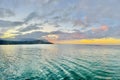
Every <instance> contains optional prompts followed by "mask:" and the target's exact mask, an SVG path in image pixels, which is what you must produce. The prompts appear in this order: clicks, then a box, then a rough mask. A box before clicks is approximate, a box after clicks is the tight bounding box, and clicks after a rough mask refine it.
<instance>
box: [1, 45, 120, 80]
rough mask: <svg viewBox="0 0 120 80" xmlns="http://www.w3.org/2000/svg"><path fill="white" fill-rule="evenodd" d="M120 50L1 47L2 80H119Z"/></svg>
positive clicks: (52, 46) (83, 47) (60, 46)
mask: <svg viewBox="0 0 120 80" xmlns="http://www.w3.org/2000/svg"><path fill="white" fill-rule="evenodd" d="M119 49H120V47H119V46H83V45H51V44H50V45H48V44H47V45H46V44H45V45H1V46H0V80H26V79H28V80H118V79H120V63H119V62H120V50H119Z"/></svg>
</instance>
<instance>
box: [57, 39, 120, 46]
mask: <svg viewBox="0 0 120 80" xmlns="http://www.w3.org/2000/svg"><path fill="white" fill-rule="evenodd" d="M55 43H57V44H100V45H120V39H116V38H101V39H81V40H64V41H63V40H62V41H57V42H55Z"/></svg>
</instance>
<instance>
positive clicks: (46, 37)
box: [44, 34, 59, 42]
mask: <svg viewBox="0 0 120 80" xmlns="http://www.w3.org/2000/svg"><path fill="white" fill-rule="evenodd" d="M44 38H45V39H46V40H48V41H50V42H55V41H56V40H57V39H58V38H59V36H58V35H55V34H49V35H47V36H44Z"/></svg>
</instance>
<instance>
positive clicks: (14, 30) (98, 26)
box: [0, 0, 120, 44]
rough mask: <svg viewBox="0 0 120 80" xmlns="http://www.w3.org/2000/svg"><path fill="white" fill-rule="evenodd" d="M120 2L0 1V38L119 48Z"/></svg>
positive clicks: (113, 0)
mask: <svg viewBox="0 0 120 80" xmlns="http://www.w3.org/2000/svg"><path fill="white" fill-rule="evenodd" d="M119 21H120V0H0V38H1V39H7V40H23V39H46V40H48V41H51V42H54V43H68V44H71V43H75V44H120V22H119Z"/></svg>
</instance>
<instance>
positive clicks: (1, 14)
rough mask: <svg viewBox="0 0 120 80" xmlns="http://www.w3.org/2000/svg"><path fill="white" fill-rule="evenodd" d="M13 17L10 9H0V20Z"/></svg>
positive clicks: (13, 14)
mask: <svg viewBox="0 0 120 80" xmlns="http://www.w3.org/2000/svg"><path fill="white" fill-rule="evenodd" d="M11 16H15V13H14V12H13V11H11V10H10V9H5V8H0V18H5V17H11Z"/></svg>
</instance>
